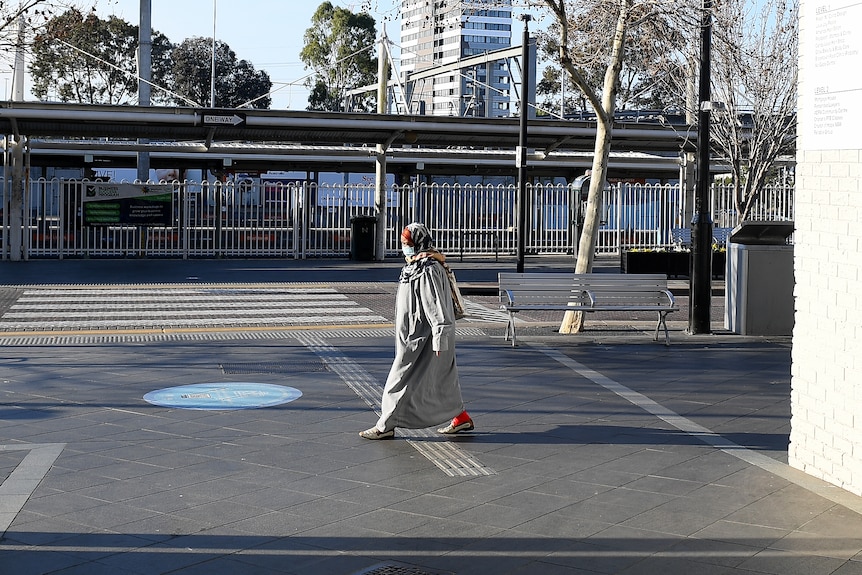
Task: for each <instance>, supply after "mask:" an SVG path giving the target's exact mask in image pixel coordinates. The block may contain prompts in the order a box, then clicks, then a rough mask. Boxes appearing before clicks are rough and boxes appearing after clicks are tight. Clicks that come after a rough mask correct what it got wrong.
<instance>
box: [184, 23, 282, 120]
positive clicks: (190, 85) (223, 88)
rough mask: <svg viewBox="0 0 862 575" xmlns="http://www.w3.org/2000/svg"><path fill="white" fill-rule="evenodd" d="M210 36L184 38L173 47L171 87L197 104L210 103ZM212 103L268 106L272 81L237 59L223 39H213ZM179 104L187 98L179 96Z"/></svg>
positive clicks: (270, 100) (238, 105)
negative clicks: (213, 91)
mask: <svg viewBox="0 0 862 575" xmlns="http://www.w3.org/2000/svg"><path fill="white" fill-rule="evenodd" d="M212 56H213V42H212V38H201V37H194V38H187V39H186V40H183V42H182V43H181V44H179V45H178V46H176V47H175V48H174V50H173V54H172V59H173V68H172V72H173V76H174V84H173V89H174V91H175V92H176V93H177V94H179V95H180V96H183V97H184V98H187V99H188V100H191V101H193V102H197V103H198V104H199V105H202V106H203V105H207V106H208V105H209V104H210V101H211V95H212ZM215 71H216V73H215V106H216V107H217V108H237V107H241V106H245V107H252V108H259V109H267V108H269V106H270V104H271V103H272V98H270V96H269V95H268V94H269V92H270V91H271V90H272V81H271V80H270V79H269V74H267V73H266V72H265V71H263V70H260V71H257V70H255V69H254V66H253V65H252V64H251V62H249V61H248V60H237V57H236V53H234V51H233V50H231V48H230V46H228V45H227V44H226V43H225V42H222V41H220V40H216V43H215ZM177 103H178V104H185V103H186V102H185V101H184V100H183V99H181V98H179V99H177Z"/></svg>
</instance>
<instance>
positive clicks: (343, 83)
mask: <svg viewBox="0 0 862 575" xmlns="http://www.w3.org/2000/svg"><path fill="white" fill-rule="evenodd" d="M376 38H377V30H376V27H375V23H374V18H372V17H371V16H370V15H369V14H368V13H367V12H362V13H360V14H354V13H353V12H351V11H350V10H346V9H344V8H339V7H337V6H333V5H332V4H331V3H330V2H324V3H323V4H321V5H320V6H319V7H318V8H317V11H316V12H315V13H314V15H313V16H312V17H311V27H310V28H309V29H308V30H306V31H305V36H304V40H305V46H304V47H303V48H302V51H301V52H300V53H299V57H300V58H301V59H302V61H303V62H304V63H305V67H306V69H308V68H311V69H312V70H313V71H314V73H313V75H312V76H310V77H309V78H308V80H306V86H308V87H309V88H310V89H311V93H310V95H309V97H308V109H309V110H330V111H338V110H343V109H344V96H345V94H346V93H347V92H348V91H349V90H351V89H354V88H359V87H361V86H367V85H369V84H372V83H374V82H375V81H376V76H377V58H375V57H373V55H372V50H373V48H374V43H375V40H376ZM354 108H359V109H361V110H364V111H373V110H374V109H375V108H376V94H369V95H366V96H363V97H361V98H360V99H359V100H358V101H357V102H355V103H354Z"/></svg>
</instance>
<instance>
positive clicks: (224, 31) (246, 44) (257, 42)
mask: <svg viewBox="0 0 862 575" xmlns="http://www.w3.org/2000/svg"><path fill="white" fill-rule="evenodd" d="M322 1H323V0H300V1H297V0H289V1H286V0H242V1H237V0H150V2H151V5H152V24H153V29H155V30H157V31H159V32H161V33H162V34H164V35H166V36H167V37H168V38H169V39H170V40H171V42H174V43H179V42H182V41H183V40H185V39H186V38H191V37H193V36H202V37H206V38H211V37H212V36H213V7H214V6H215V37H216V39H218V40H221V41H224V42H227V44H228V45H229V46H230V47H231V48H232V49H233V51H234V52H235V53H236V55H237V58H240V59H244V60H248V61H249V62H251V63H252V64H253V65H254V67H255V69H256V70H265V71H266V72H267V73H268V74H269V78H270V80H272V82H273V90H276V91H275V92H274V93H273V94H272V106H271V107H272V108H273V109H291V110H303V109H305V107H306V106H307V105H308V92H307V90H306V89H305V88H304V87H303V86H302V80H303V78H304V77H305V76H306V75H307V74H308V70H305V67H304V66H303V64H302V61H301V60H300V59H299V52H300V50H301V49H302V36H303V34H304V33H305V30H306V29H308V27H309V26H310V24H311V17H312V15H313V14H314V12H315V10H317V7H318V6H320V4H321V3H322ZM330 1H331V2H332V4H333V5H335V6H341V7H342V8H348V9H350V10H353V11H358V10H360V7H361V2H358V1H356V2H346V1H343V0H330ZM399 4H400V2H398V0H378V1H374V2H372V10H371V14H372V16H374V18H375V20H377V30H378V33H379V32H380V30H381V22H382V21H383V19H384V18H388V19H389V20H390V21H388V22H386V24H387V25H386V31H387V34H388V35H389V36H390V37H391V38H393V37H394V39H395V41H396V42H397V40H398V31H399V26H400V24H399V23H398V21H397V20H396V21H395V22H394V23H393V22H392V21H391V19H392V16H393V15H395V16H396V18H397V8H396V7H397V6H398V5H399ZM96 7H97V10H98V13H99V15H100V16H102V17H103V18H104V17H105V16H107V15H109V14H114V15H115V16H117V17H119V18H122V19H124V20H127V21H128V22H131V23H133V24H137V23H138V20H139V13H140V4H139V0H96Z"/></svg>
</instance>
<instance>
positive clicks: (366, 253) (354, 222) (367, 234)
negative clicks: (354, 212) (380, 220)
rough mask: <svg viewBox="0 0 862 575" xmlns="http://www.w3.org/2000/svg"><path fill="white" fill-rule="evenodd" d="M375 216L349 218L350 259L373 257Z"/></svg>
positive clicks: (368, 259) (370, 258)
mask: <svg viewBox="0 0 862 575" xmlns="http://www.w3.org/2000/svg"><path fill="white" fill-rule="evenodd" d="M376 231H377V218H376V217H374V216H353V217H352V218H350V259H352V260H362V261H370V260H373V259H374V237H375V232H376Z"/></svg>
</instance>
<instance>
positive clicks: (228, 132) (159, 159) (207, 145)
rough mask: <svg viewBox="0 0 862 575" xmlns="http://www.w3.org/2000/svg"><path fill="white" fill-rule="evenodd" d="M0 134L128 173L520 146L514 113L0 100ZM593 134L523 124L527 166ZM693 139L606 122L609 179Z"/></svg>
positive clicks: (498, 169)
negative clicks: (142, 156) (144, 160)
mask: <svg viewBox="0 0 862 575" xmlns="http://www.w3.org/2000/svg"><path fill="white" fill-rule="evenodd" d="M0 130H2V133H3V134H7V135H10V136H14V137H16V138H18V137H25V138H26V139H27V140H28V151H29V153H30V159H29V161H30V164H31V165H32V166H38V165H52V166H64V165H82V163H86V160H89V161H90V162H91V163H92V162H96V163H98V162H102V165H105V164H108V163H111V164H112V165H116V166H121V165H124V164H128V165H130V166H134V162H135V155H136V154H137V153H139V152H148V153H149V154H150V157H151V166H152V167H154V168H158V167H160V166H159V164H163V167H172V168H184V167H194V168H202V167H207V168H211V169H212V168H216V169H224V168H225V167H226V166H230V167H232V168H233V169H237V170H239V169H246V170H261V169H275V170H290V169H297V167H299V166H301V169H303V170H316V171H355V172H363V171H366V172H367V171H373V170H374V159H375V156H376V146H377V145H382V146H384V148H385V150H386V156H387V170H388V171H389V172H390V173H417V172H423V173H439V174H464V173H469V174H514V173H515V172H516V168H515V163H514V158H515V154H514V151H515V148H516V147H517V146H518V145H519V142H520V125H519V119H518V118H472V117H468V118H464V117H441V116H407V115H388V114H357V113H338V112H309V111H289V110H254V109H206V108H184V107H139V106H106V105H81V104H61V103H36V102H0ZM595 134H596V125H595V123H594V122H589V121H572V120H551V119H547V120H546V119H535V120H530V122H529V125H528V128H527V137H526V142H527V146H526V147H527V148H528V150H529V152H528V171H529V172H530V173H531V174H533V175H546V174H553V175H560V176H569V175H570V173H571V176H575V175H578V174H582V173H583V171H584V169H585V167H586V168H588V167H589V166H590V165H591V163H592V151H593V148H594V146H595ZM695 134H696V130H694V129H693V128H691V127H690V126H680V125H669V124H664V125H663V124H660V123H652V124H649V123H624V122H621V123H619V124H616V125H615V127H614V131H613V142H612V150H613V154H614V155H613V156H612V158H611V165H610V168H611V170H612V172H617V173H612V174H611V175H612V176H615V177H625V176H626V175H629V174H641V175H650V176H655V175H656V174H659V173H662V174H666V175H669V174H676V173H678V167H679V154H680V153H681V152H683V151H693V150H694V147H695V144H696V142H695ZM667 177H673V176H667Z"/></svg>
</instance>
